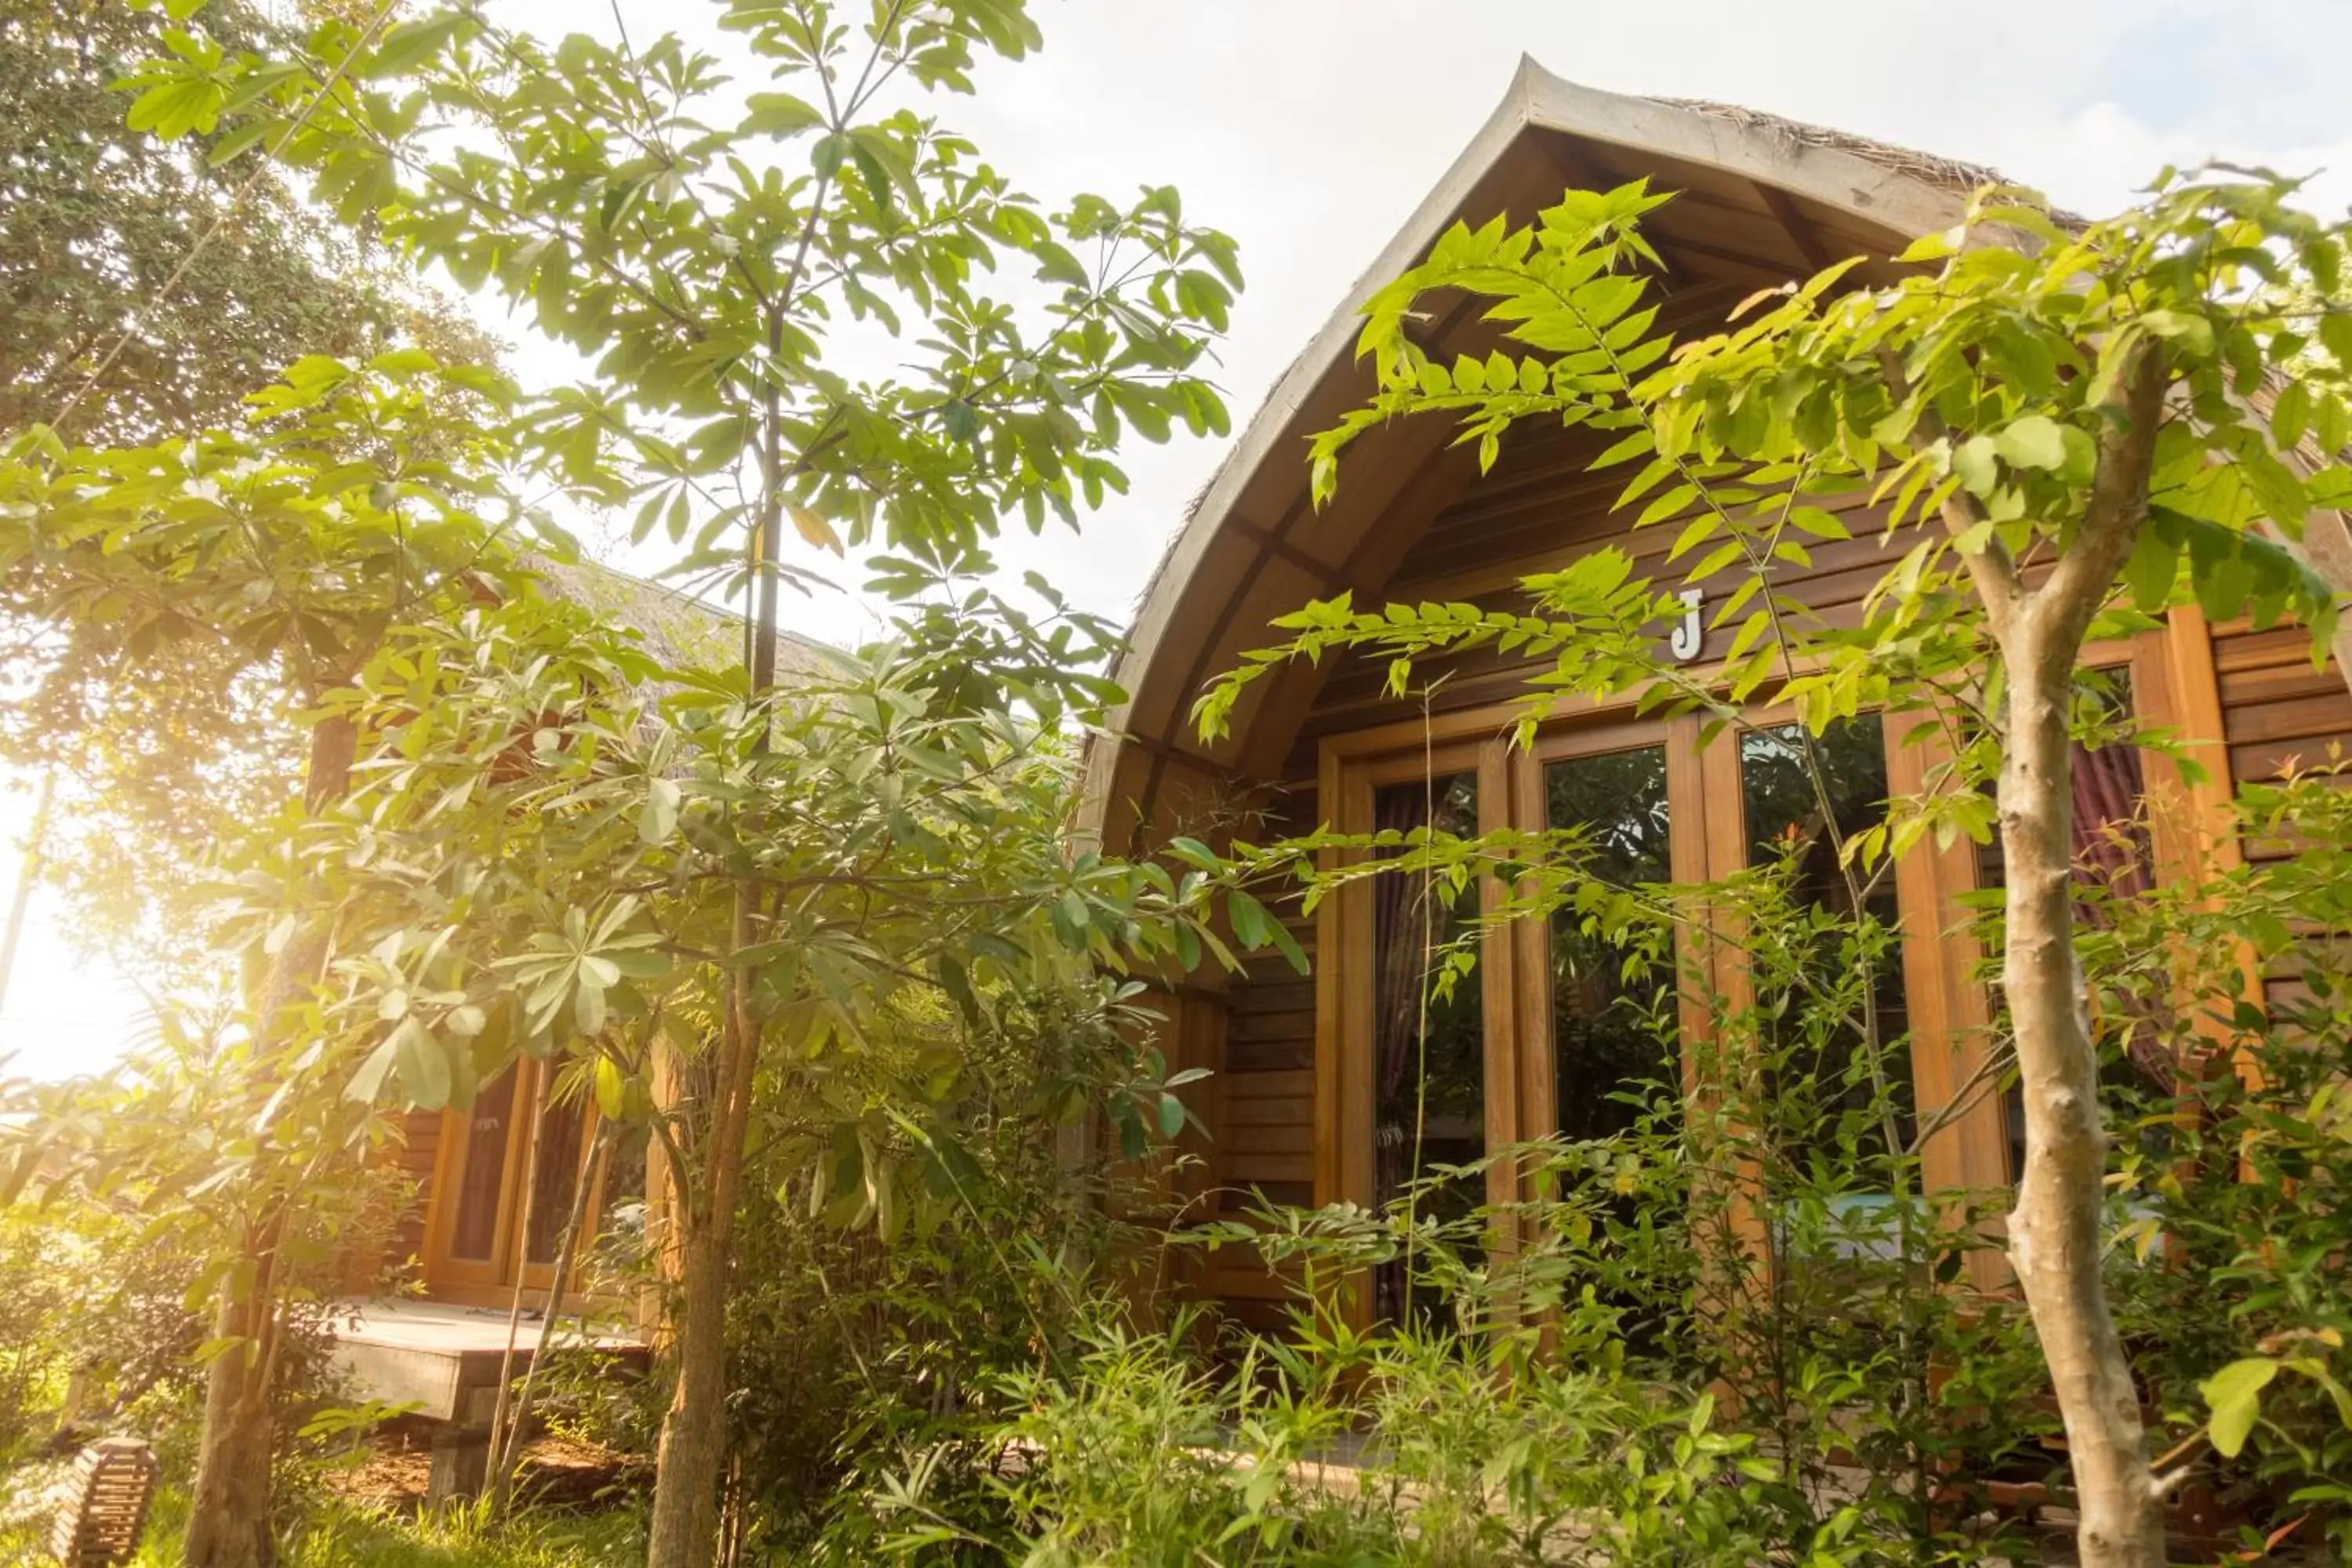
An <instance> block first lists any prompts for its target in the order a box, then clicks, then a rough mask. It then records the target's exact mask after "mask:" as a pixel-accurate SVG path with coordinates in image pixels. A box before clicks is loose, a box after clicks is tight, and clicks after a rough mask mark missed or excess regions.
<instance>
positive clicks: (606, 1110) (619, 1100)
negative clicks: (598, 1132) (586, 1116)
mask: <svg viewBox="0 0 2352 1568" xmlns="http://www.w3.org/2000/svg"><path fill="white" fill-rule="evenodd" d="M627 1087H628V1086H627V1085H626V1084H625V1083H624V1082H623V1081H622V1079H621V1069H620V1068H618V1067H617V1066H615V1065H614V1061H613V1058H610V1057H598V1058H596V1113H597V1114H598V1115H600V1116H602V1117H603V1118H604V1120H605V1121H618V1120H619V1119H620V1115H621V1108H622V1105H623V1104H624V1103H625V1093H626V1090H627Z"/></svg>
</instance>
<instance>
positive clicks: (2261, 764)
mask: <svg viewBox="0 0 2352 1568" xmlns="http://www.w3.org/2000/svg"><path fill="white" fill-rule="evenodd" d="M2213 669H2214V674H2215V677H2216V679H2217V681H2218V683H2219V685H2220V688H2221V721H2222V733H2223V736H2224V738H2225V739H2226V741H2227V742H2228V744H2229V758H2230V778H2231V783H2233V784H2241V785H2242V784H2258V783H2262V782H2263V781H2265V780H2269V779H2274V778H2276V777H2278V776H2279V775H2280V773H2283V772H2284V771H2286V770H2288V769H2290V768H2294V767H2316V766H2319V765H2322V764H2324V763H2326V762H2327V761H2328V760H2329V755H2330V752H2331V751H2333V750H2339V749H2340V750H2341V751H2342V752H2343V753H2344V754H2346V755H2347V756H2352V690H2347V689H2346V687H2345V684H2344V672H2343V670H2342V669H2340V668H2338V667H2337V666H2336V662H2335V661H2334V660H2333V659H2332V658H2331V659H2330V660H2329V661H2328V662H2327V664H2326V665H2325V666H2323V667H2321V668H2316V669H2315V668H2312V663H2311V637H2310V636H2309V634H2307V633H2306V632H2305V631H2304V630H2303V629H2302V628H2301V627H2299V626H2280V627H2276V628H2274V629H2273V630H2270V631H2264V632H2258V631H2254V630H2252V628H2251V627H2248V626H2243V625H2238V626H2221V627H2217V628H2215V630H2214V633H2213ZM2248 849H2249V854H2250V857H2251V858H2260V854H2259V847H2256V846H2249V847H2248Z"/></svg>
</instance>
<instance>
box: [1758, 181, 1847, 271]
mask: <svg viewBox="0 0 2352 1568" xmlns="http://www.w3.org/2000/svg"><path fill="white" fill-rule="evenodd" d="M1751 184H1754V186H1755V189H1756V194H1757V195H1759V196H1760V197H1762V198H1763V202H1764V205H1766V206H1767V207H1769V208H1770V209H1771V213H1772V216H1774V217H1776V218H1778V219H1779V220H1780V228H1781V231H1782V232H1783V233H1785V234H1786V235H1787V236H1788V237H1789V243H1790V244H1791V245H1793V246H1795V247H1797V254H1798V255H1800V256H1801V257H1803V258H1805V265H1806V266H1808V267H1810V268H1812V269H1813V270H1814V271H1816V272H1819V271H1820V270H1821V269H1822V268H1824V267H1827V266H1829V265H1830V263H1832V261H1835V260H1838V259H1839V258H1837V257H1834V256H1832V255H1831V254H1830V247H1828V246H1826V245H1824V244H1822V231H1821V230H1820V229H1818V228H1816V227H1814V226H1813V223H1812V220H1811V219H1810V218H1808V217H1807V216H1805V215H1804V214H1803V213H1801V212H1800V211H1798V210H1797V204H1796V203H1795V202H1794V201H1793V200H1791V199H1790V195H1789V193H1788V192H1786V191H1784V190H1782V189H1781V188H1780V186H1778V185H1771V184H1765V183H1764V182H1763V181H1761V180H1757V181H1753V182H1751Z"/></svg>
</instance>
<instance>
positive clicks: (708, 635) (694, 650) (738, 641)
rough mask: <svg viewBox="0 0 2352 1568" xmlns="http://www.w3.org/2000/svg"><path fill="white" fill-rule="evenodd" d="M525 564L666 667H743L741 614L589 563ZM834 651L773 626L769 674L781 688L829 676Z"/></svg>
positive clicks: (837, 655)
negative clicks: (623, 630)
mask: <svg viewBox="0 0 2352 1568" xmlns="http://www.w3.org/2000/svg"><path fill="white" fill-rule="evenodd" d="M530 566H531V569H532V570H533V571H535V572H537V573H538V574H540V575H541V576H542V577H545V578H546V579H547V580H548V582H549V584H551V586H552V587H553V588H554V590H555V592H556V594H557V595H560V596H561V597H562V598H566V599H569V600H571V601H572V603H573V604H576V605H583V606H585V607H586V608H588V609H591V610H593V611H595V612H596V613H597V614H598V615H601V616H605V617H607V618H608V619H610V620H612V621H613V622H614V623H615V624H617V625H619V626H623V627H625V628H626V629H627V630H630V631H633V632H635V633H636V635H637V636H638V637H639V638H640V639H641V640H642V641H643V642H644V644H645V647H646V652H647V653H649V654H651V655H653V657H654V658H657V659H659V660H661V662H662V663H664V664H666V665H671V666H676V667H681V668H704V669H733V668H740V667H741V665H742V662H743V651H744V646H745V641H746V639H745V636H744V625H743V617H742V616H740V615H737V614H734V613H733V612H730V611H728V610H723V609H720V608H719V607H718V606H716V605H710V604H707V603H705V602H704V601H703V600H700V599H698V598H695V597H693V596H692V595H688V594H683V593H680V592H679V591H678V590H677V589H676V588H672V587H669V586H667V584H660V583H654V582H648V581H647V580H646V579H645V578H643V577H633V576H631V575H629V574H627V573H625V572H619V571H615V570H614V568H612V567H610V566H605V565H602V564H599V563H596V562H593V561H574V562H559V561H551V560H548V559H545V558H537V559H534V560H532V561H531V562H530ZM840 654H841V650H840V649H838V648H835V647H833V646H832V645H830V644H828V643H823V642H819V641H818V640H817V639H815V638H814V637H803V636H801V635H800V634H799V633H797V632H792V631H784V630H779V631H778V632H777V634H776V679H777V680H778V681H779V682H780V683H782V684H783V685H786V686H792V685H797V684H801V683H803V682H811V681H815V680H817V679H821V678H823V677H824V676H825V675H827V674H829V673H832V670H833V666H834V664H835V661H837V660H838V658H840Z"/></svg>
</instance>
